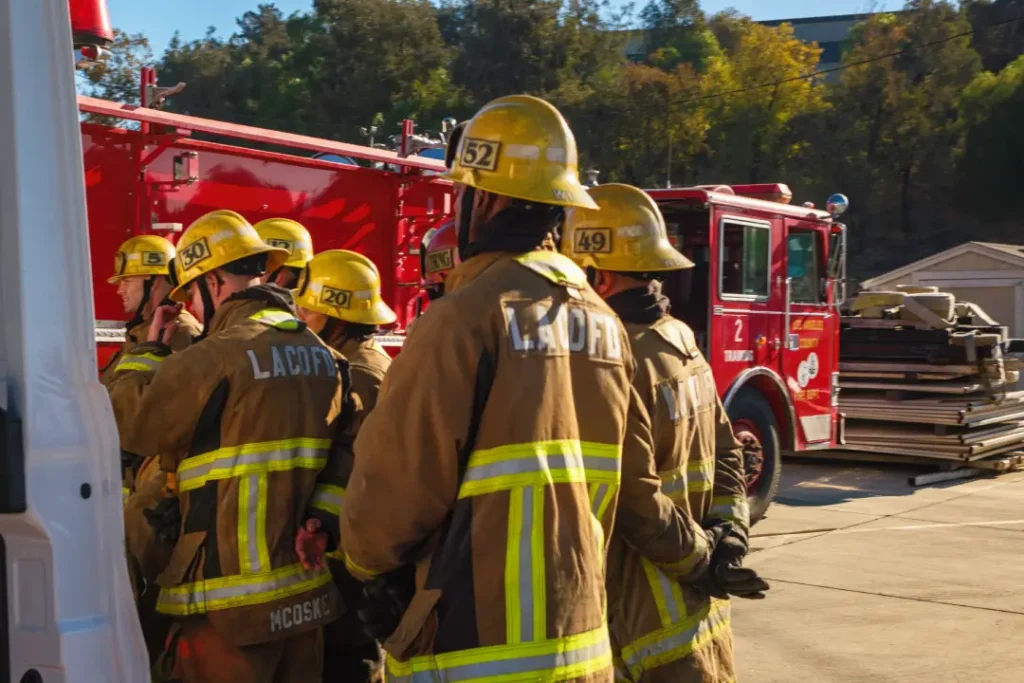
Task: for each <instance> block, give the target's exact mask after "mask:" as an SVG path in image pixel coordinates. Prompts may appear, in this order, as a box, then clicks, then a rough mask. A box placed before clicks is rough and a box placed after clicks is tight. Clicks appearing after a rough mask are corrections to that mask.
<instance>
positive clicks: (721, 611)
mask: <svg viewBox="0 0 1024 683" xmlns="http://www.w3.org/2000/svg"><path fill="white" fill-rule="evenodd" d="M700 616H703V618H700V617H699V616H695V617H694V619H699V621H697V622H696V623H694V624H692V625H689V626H685V625H682V624H680V626H682V628H678V627H677V628H669V629H665V630H666V631H668V633H667V634H666V635H665V637H663V638H661V639H660V640H657V641H655V642H653V643H650V644H648V645H645V646H643V647H640V648H637V649H636V650H633V648H632V647H627V648H625V649H624V650H623V653H622V658H623V660H624V661H625V662H626V666H628V667H629V670H630V672H632V674H633V678H634V679H638V678H639V677H640V675H641V674H642V673H643V672H644V670H645V668H644V666H643V662H644V661H645V660H647V659H649V658H651V657H658V658H659V660H658V664H666V663H668V662H669V661H675V660H676V659H682V658H683V657H686V656H688V655H690V654H692V653H693V652H694V651H695V650H698V649H700V647H699V646H702V645H704V644H706V643H707V642H709V641H710V640H711V638H713V637H714V632H715V631H718V630H720V629H721V628H722V627H724V626H727V625H728V623H729V603H728V601H719V600H715V601H714V602H712V603H711V606H710V608H709V609H708V610H707V612H706V615H700ZM688 621H689V620H688ZM631 650H632V651H631ZM673 651H677V654H678V656H676V657H672V658H671V659H665V658H664V655H666V654H669V653H671V652H673Z"/></svg>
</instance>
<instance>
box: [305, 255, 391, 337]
mask: <svg viewBox="0 0 1024 683" xmlns="http://www.w3.org/2000/svg"><path fill="white" fill-rule="evenodd" d="M292 296H294V297H295V303H296V304H297V305H299V306H301V307H302V308H305V309H307V310H310V311H313V312H314V313H322V314H323V315H327V316H330V317H332V318H337V319H338V320H344V321H345V322H350V323H358V324H361V325H390V324H391V323H393V322H395V321H396V320H398V316H397V315H396V314H395V312H394V311H393V310H391V307H390V306H388V305H387V304H386V303H384V299H382V298H381V293H380V272H379V271H378V270H377V266H376V265H374V263H373V261H371V260H370V259H368V258H366V257H365V256H363V255H362V254H357V253H356V252H354V251H348V250H347V249H329V250H328V251H322V252H320V253H319V254H317V255H316V256H314V257H313V259H312V260H311V261H310V262H309V263H308V264H306V268H305V270H303V272H302V276H301V277H300V278H299V286H298V287H296V288H295V289H294V290H292Z"/></svg>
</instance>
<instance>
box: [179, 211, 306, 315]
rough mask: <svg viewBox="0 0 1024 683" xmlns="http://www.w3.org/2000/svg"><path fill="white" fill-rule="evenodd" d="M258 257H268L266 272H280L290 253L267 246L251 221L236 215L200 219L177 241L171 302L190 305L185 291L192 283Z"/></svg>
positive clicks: (214, 213) (210, 215)
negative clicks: (231, 265) (234, 263)
mask: <svg viewBox="0 0 1024 683" xmlns="http://www.w3.org/2000/svg"><path fill="white" fill-rule="evenodd" d="M256 254H266V255H267V266H266V270H267V272H270V271H274V270H277V269H278V268H280V267H281V266H283V265H284V262H285V261H286V260H287V259H288V250H287V249H280V248H278V247H272V246H270V245H268V244H267V243H266V242H264V241H263V240H262V239H260V236H259V233H257V232H256V229H255V228H253V227H252V226H251V225H249V221H247V220H245V218H243V217H242V216H241V215H239V214H237V213H235V212H234V211H229V210H226V209H221V210H218V211H211V212H210V213H208V214H206V215H204V216H200V217H199V218H197V219H196V220H195V221H194V222H193V223H192V225H190V226H188V228H187V229H186V230H185V232H184V233H182V235H181V238H180V239H179V240H178V253H177V256H175V258H174V271H175V277H174V283H175V288H174V289H173V290H171V299H173V300H174V301H179V302H182V303H184V302H186V301H188V292H187V291H186V288H187V287H188V285H189V283H191V282H192V281H193V280H195V279H197V278H199V277H200V276H202V275H205V274H206V273H209V272H211V271H213V270H216V269H217V268H221V267H223V266H226V265H227V264H229V263H233V262H235V261H240V260H242V259H244V258H246V257H248V256H255V255H256Z"/></svg>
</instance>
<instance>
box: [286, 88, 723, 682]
mask: <svg viewBox="0 0 1024 683" xmlns="http://www.w3.org/2000/svg"><path fill="white" fill-rule="evenodd" d="M455 156H456V159H455V161H454V163H453V164H452V167H451V169H450V172H449V177H450V178H451V179H452V180H454V181H455V183H456V185H455V201H456V204H455V206H456V212H455V213H456V215H455V218H456V221H457V224H458V252H459V257H460V258H461V259H462V263H461V264H460V265H459V266H458V267H456V268H455V269H454V270H453V271H452V272H451V273H450V274H449V276H448V278H447V280H446V281H445V290H446V291H445V296H444V297H443V298H442V299H440V300H438V301H435V302H434V303H433V304H431V306H430V308H429V309H428V310H427V312H426V313H425V314H424V315H423V316H422V317H421V318H420V319H419V322H418V323H417V327H416V330H415V332H414V333H413V334H412V335H410V336H409V337H408V338H407V340H406V342H405V345H404V347H403V350H402V353H401V354H399V355H398V357H397V358H396V359H395V360H394V362H393V363H392V366H391V369H390V370H389V371H388V376H387V378H386V380H385V381H384V384H383V385H382V386H381V392H380V396H379V397H378V401H377V406H376V408H375V409H374V411H373V412H371V413H370V414H369V415H368V416H367V418H366V420H365V421H364V422H363V424H362V427H361V428H360V431H359V434H358V436H357V437H356V442H355V463H354V469H353V471H352V476H351V478H350V482H349V484H350V485H349V487H348V489H347V491H346V494H345V504H344V506H343V507H342V509H341V525H340V527H341V528H340V535H341V548H342V551H343V553H344V558H345V563H346V567H347V568H348V569H349V571H350V572H351V573H352V574H353V576H355V577H356V578H358V579H360V580H362V581H364V582H366V588H365V594H366V596H367V597H368V599H369V600H370V605H371V606H370V607H367V608H366V609H364V610H362V611H361V612H360V616H361V617H363V619H364V623H365V624H366V627H367V628H368V629H369V630H370V631H371V632H373V633H375V634H376V635H378V636H379V637H380V639H381V640H384V641H385V642H384V649H385V650H386V652H387V679H388V681H389V683H390V682H391V681H397V682H404V681H412V680H414V679H415V680H419V679H420V678H424V679H430V680H463V679H470V678H472V679H476V678H480V679H481V680H488V679H490V678H491V677H494V679H495V680H497V679H499V678H500V679H502V680H505V679H508V680H513V679H514V680H523V681H525V680H578V681H611V680H612V658H611V646H610V643H609V639H608V632H607V627H606V624H605V587H604V561H605V552H606V546H605V540H604V539H605V538H606V537H607V534H608V533H609V530H610V529H611V526H612V523H613V521H614V517H615V514H616V512H615V511H616V505H615V502H616V499H617V497H618V492H619V489H620V486H621V488H622V489H623V495H625V494H626V492H628V494H629V496H628V500H629V501H630V506H629V508H628V510H626V511H625V512H622V513H620V514H621V515H622V518H623V523H624V524H627V525H628V526H629V527H630V529H631V530H632V531H633V532H634V536H633V538H634V539H635V540H636V542H637V543H638V544H639V545H640V547H641V548H643V550H644V551H645V552H646V553H648V554H649V556H651V557H655V558H657V560H658V562H659V566H664V567H665V570H666V571H667V572H670V573H672V574H673V575H675V573H676V570H675V568H674V567H675V564H676V563H681V562H683V561H684V560H685V561H687V562H690V560H689V557H690V556H691V555H695V556H696V557H695V559H694V560H693V561H692V563H691V564H692V565H693V566H695V567H697V571H699V569H700V568H701V567H702V566H703V565H705V564H706V562H707V554H708V543H709V539H708V536H707V535H706V534H705V533H704V532H703V531H701V530H700V529H699V528H697V527H694V526H693V525H691V524H688V523H687V520H685V518H683V516H682V515H679V514H678V512H677V510H676V509H675V507H674V506H673V505H672V504H671V502H670V501H669V500H668V499H667V498H665V497H664V496H662V495H661V493H660V490H659V485H658V479H657V475H656V474H655V473H654V470H653V453H652V451H651V446H650V433H649V427H648V424H649V420H648V417H647V415H646V413H645V412H644V411H643V408H642V406H641V405H640V404H639V402H638V401H637V400H636V399H635V397H632V396H631V394H632V390H631V385H630V376H631V368H632V363H633V361H632V357H631V355H630V351H629V343H628V339H627V338H626V335H625V331H624V330H623V328H622V326H621V324H620V323H619V321H618V320H617V318H615V316H614V314H613V313H612V311H611V309H610V308H608V306H607V305H606V304H605V303H604V302H603V301H601V299H600V297H598V296H597V294H595V293H594V291H593V290H592V289H591V288H590V287H589V286H588V285H587V282H586V276H585V274H584V273H583V271H582V270H580V268H579V267H577V266H576V265H575V264H573V263H572V261H571V260H569V259H568V258H566V257H564V256H562V255H561V254H558V253H557V252H556V251H554V249H553V240H552V232H553V231H555V230H556V229H557V228H558V226H559V223H560V221H561V220H562V217H563V211H564V208H565V207H573V206H577V207H588V208H594V207H595V206H596V205H595V204H594V202H593V200H592V199H591V198H590V196H589V195H588V194H587V192H586V190H585V189H584V188H583V186H582V185H581V184H580V182H579V176H578V170H577V162H576V143H575V140H574V138H573V136H572V133H571V131H570V130H569V128H568V126H567V124H566V122H565V120H564V119H563V118H562V115H561V114H560V113H559V112H558V110H557V109H555V108H554V107H553V106H552V105H551V104H549V103H548V102H546V101H544V100H541V99H537V98H534V97H529V96H525V95H516V96H509V97H502V98H500V99H497V100H495V101H493V102H491V103H490V104H488V105H486V106H485V107H484V108H483V109H481V110H480V112H478V113H477V114H476V116H475V117H474V118H473V119H472V120H471V121H470V122H469V123H468V124H467V126H466V128H465V130H464V131H463V134H462V137H461V139H460V141H459V146H458V151H457V152H456V154H455ZM624 450H626V451H628V452H629V454H630V455H629V457H628V458H627V457H624V456H621V454H622V453H623V451H624ZM620 456H621V457H620ZM638 463H639V468H637V467H636V466H637V464H638ZM300 545H301V546H303V550H304V551H309V552H305V553H300V557H303V556H305V557H306V558H307V560H306V561H310V560H309V557H310V552H311V553H312V556H313V558H314V559H313V560H312V565H313V566H315V565H316V561H317V560H316V552H317V551H318V550H319V547H322V545H321V546H317V544H316V542H315V541H314V540H311V539H309V538H308V537H306V536H303V537H301V538H300ZM684 570H685V571H689V570H690V566H687V567H685V569H684Z"/></svg>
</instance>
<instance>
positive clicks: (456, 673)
mask: <svg viewBox="0 0 1024 683" xmlns="http://www.w3.org/2000/svg"><path fill="white" fill-rule="evenodd" d="M610 655H611V645H610V644H609V642H608V639H607V638H605V639H604V640H602V641H600V642H597V643H594V644H592V645H587V646H585V647H580V648H577V649H574V650H567V651H563V652H555V653H552V654H543V655H533V656H527V657H515V658H510V659H500V660H492V661H489V662H481V663H479V664H465V665H463V666H453V667H449V668H446V669H438V670H434V671H416V672H414V673H412V674H408V675H405V676H400V675H397V674H395V673H394V672H393V671H391V670H390V669H391V667H390V664H391V659H390V658H389V660H388V664H389V667H388V668H389V670H388V672H387V680H388V683H393V682H394V683H457V682H458V681H470V680H475V679H485V678H487V677H494V676H520V677H521V678H516V679H515V680H522V681H526V680H536V681H561V680H574V679H575V678H577V676H566V675H565V673H564V671H563V673H562V675H558V672H559V670H564V669H565V668H566V667H571V666H575V665H578V664H583V663H585V662H588V661H590V660H593V659H597V658H599V657H605V656H610ZM609 664H610V662H609ZM551 672H556V673H555V675H552V673H551ZM526 676H530V678H526Z"/></svg>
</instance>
